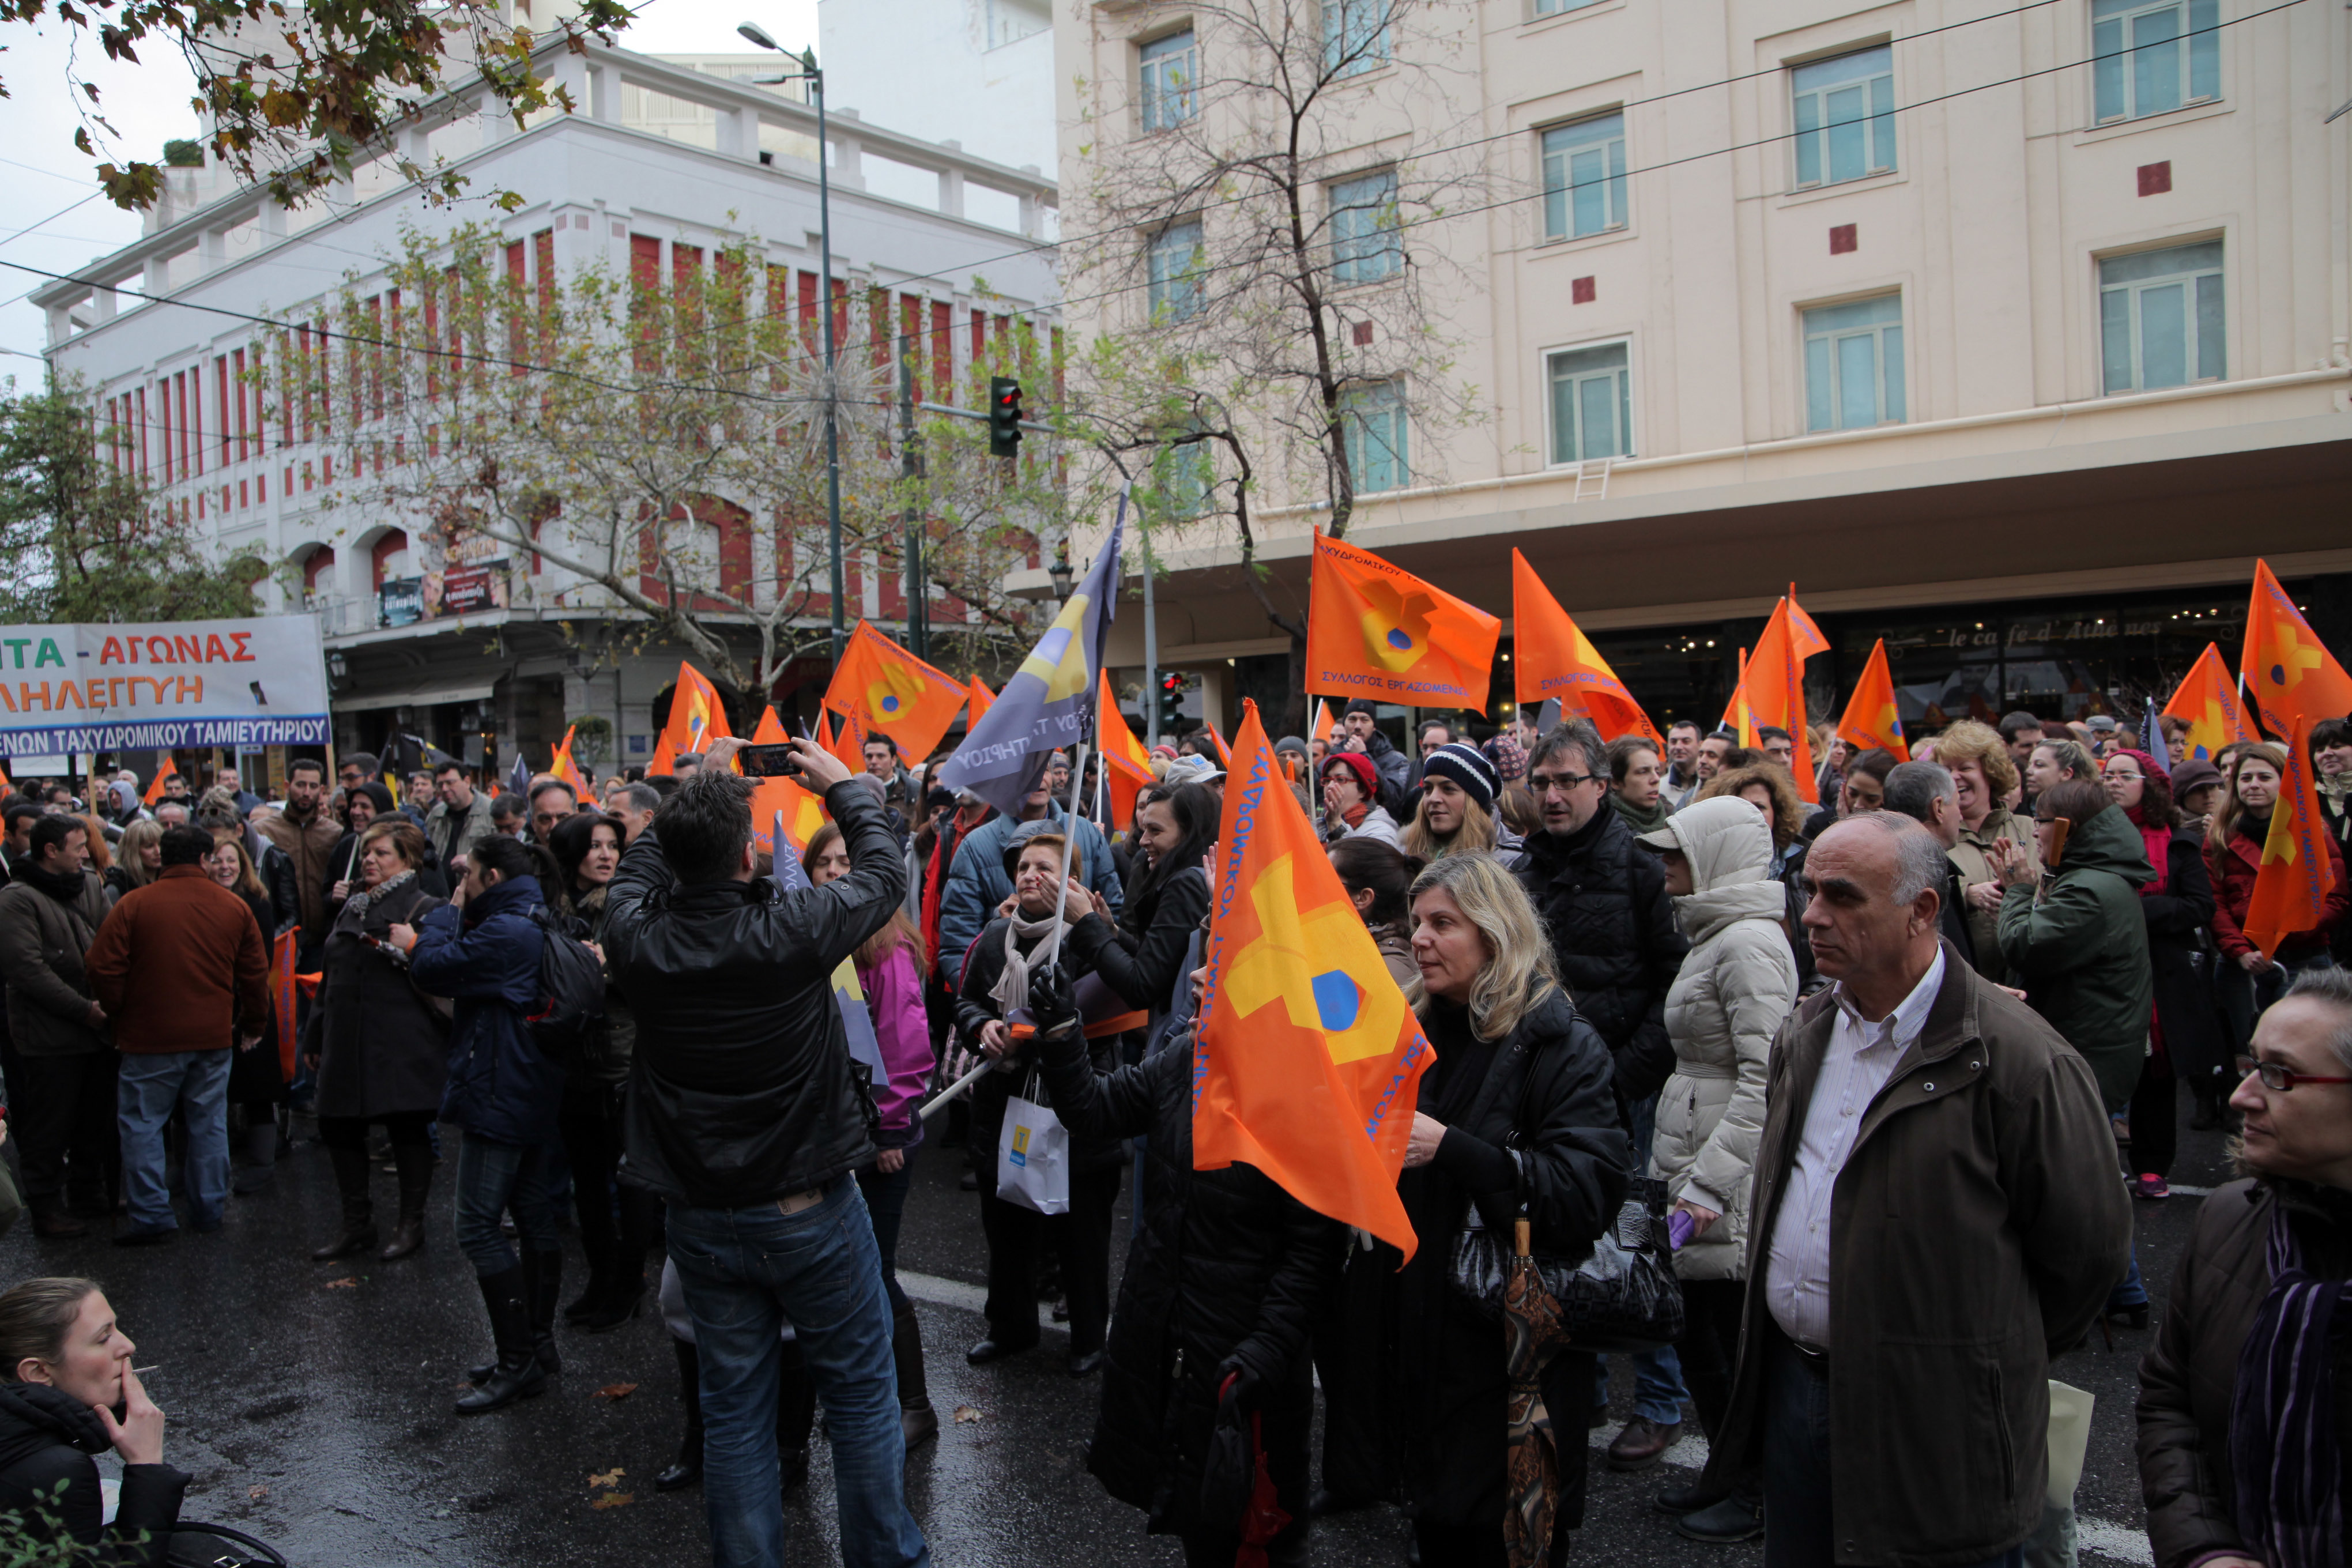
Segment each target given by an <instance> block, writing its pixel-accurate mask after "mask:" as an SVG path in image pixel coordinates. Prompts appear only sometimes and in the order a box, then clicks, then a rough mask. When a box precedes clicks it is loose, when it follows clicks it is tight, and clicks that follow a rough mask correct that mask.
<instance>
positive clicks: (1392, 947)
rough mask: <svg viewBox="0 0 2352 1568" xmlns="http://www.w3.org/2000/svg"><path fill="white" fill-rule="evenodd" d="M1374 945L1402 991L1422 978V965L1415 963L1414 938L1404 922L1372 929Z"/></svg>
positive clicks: (1377, 926)
mask: <svg viewBox="0 0 2352 1568" xmlns="http://www.w3.org/2000/svg"><path fill="white" fill-rule="evenodd" d="M1370 931H1371V933H1372V945H1373V946H1375V947H1377V948H1379V949H1380V950H1381V963H1385V964H1387V965H1388V966H1389V973H1390V974H1391V976H1393V977H1394V978H1395V980H1396V983H1397V989H1398V990H1400V991H1402V990H1403V989H1404V988H1405V987H1406V986H1408V985H1410V984H1412V983H1413V982H1414V981H1416V980H1418V979H1420V978H1421V965H1420V964H1418V963H1414V962H1413V956H1412V933H1411V932H1410V931H1407V930H1406V929H1405V924H1404V923H1403V922H1399V923H1397V924H1394V925H1376V926H1373V927H1371V928H1370Z"/></svg>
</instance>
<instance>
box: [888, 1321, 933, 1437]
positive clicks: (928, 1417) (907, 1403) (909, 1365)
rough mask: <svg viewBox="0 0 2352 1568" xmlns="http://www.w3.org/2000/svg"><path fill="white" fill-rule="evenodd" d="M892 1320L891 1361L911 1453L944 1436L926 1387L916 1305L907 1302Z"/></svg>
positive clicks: (900, 1421)
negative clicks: (894, 1369)
mask: <svg viewBox="0 0 2352 1568" xmlns="http://www.w3.org/2000/svg"><path fill="white" fill-rule="evenodd" d="M891 1319H892V1321H891V1324H890V1359H891V1361H892V1362H893V1363H896V1364H897V1366H898V1425H899V1426H901V1427H902V1428H903V1429H904V1430H905V1432H906V1435H907V1447H908V1451H909V1452H911V1451H913V1450H914V1449H915V1448H916V1447H918V1446H919V1445H921V1444H924V1443H928V1442H929V1441H930V1440H931V1439H932V1438H934V1437H936V1436H939V1435H940V1413H939V1412H938V1411H936V1410H934V1409H932V1408H931V1394H930V1390H929V1388H927V1387H925V1386H924V1383H923V1330H922V1326H921V1325H920V1324H919V1323H918V1322H916V1321H915V1304H914V1303H913V1302H912V1301H908V1302H905V1303H904V1304H902V1305H901V1306H900V1307H899V1308H898V1310H897V1311H896V1312H894V1313H893V1314H891Z"/></svg>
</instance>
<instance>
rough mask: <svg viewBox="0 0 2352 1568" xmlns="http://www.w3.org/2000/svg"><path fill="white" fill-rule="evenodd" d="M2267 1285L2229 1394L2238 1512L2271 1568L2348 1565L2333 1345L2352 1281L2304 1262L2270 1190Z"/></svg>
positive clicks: (2256, 1553) (2240, 1524) (2281, 1207)
mask: <svg viewBox="0 0 2352 1568" xmlns="http://www.w3.org/2000/svg"><path fill="white" fill-rule="evenodd" d="M2265 1258H2266V1260H2267V1261H2268V1263H2269V1266H2270V1274H2271V1288H2270V1291H2269V1293H2268V1294H2267V1295H2265V1296H2264V1297H2263V1303H2262V1306H2261V1308H2260V1309H2259V1310H2257V1311H2256V1313H2255V1315H2254V1326H2253V1328H2252V1330H2251V1331H2249V1332H2248V1333H2247V1335H2246V1342H2245V1348H2244V1349H2243V1350H2242V1351H2241V1352H2239V1355H2238V1380H2237V1389H2236V1392H2235V1394H2233V1395H2232V1396H2231V1401H2230V1468H2231V1470H2232V1471H2233V1472H2234V1473H2235V1479H2236V1482H2237V1493H2238V1495H2237V1498H2236V1500H2235V1501H2236V1508H2235V1510H2234V1511H2235V1514H2236V1518H2237V1525H2238V1529H2239V1531H2241V1532H2242V1534H2243V1535H2244V1536H2245V1538H2246V1543H2247V1545H2248V1546H2249V1547H2251V1548H2252V1551H2250V1552H2248V1555H2249V1556H2252V1557H2254V1558H2256V1559H2257V1560H2259V1561H2261V1562H2263V1563H2268V1564H2269V1565H2270V1568H2344V1499H2343V1495H2342V1478H2343V1470H2342V1467H2341V1465H2340V1463H2339V1462H2338V1460H2337V1458H2336V1455H2337V1444H2338V1442H2339V1441H2340V1437H2341V1435H2340V1434H2339V1433H2337V1431H2336V1385H2335V1373H2334V1363H2335V1356H2334V1353H2333V1347H2332V1345H2331V1344H2330V1342H2329V1340H2330V1335H2331V1332H2332V1331H2333V1327H2334V1324H2335V1320H2336V1308H2337V1307H2338V1306H2339V1305H2340V1304H2341V1303H2342V1302H2343V1300H2344V1296H2345V1293H2346V1291H2347V1290H2352V1280H2341V1279H2319V1278H2318V1277H2316V1276H2315V1275H2314V1274H2312V1273H2311V1272H2310V1271H2309V1269H2307V1268H2305V1265H2304V1258H2303V1247H2302V1244H2301V1243H2300V1242H2298V1241H2297V1240H2296V1239H2295V1234H2294V1223H2293V1222H2292V1221H2291V1220H2290V1219H2289V1218H2288V1216H2287V1205H2286V1204H2285V1202H2284V1200H2283V1198H2281V1197H2277V1196H2274V1197H2273V1200H2272V1207H2271V1234H2270V1241H2269V1244H2268V1246H2267V1247H2266V1248H2265Z"/></svg>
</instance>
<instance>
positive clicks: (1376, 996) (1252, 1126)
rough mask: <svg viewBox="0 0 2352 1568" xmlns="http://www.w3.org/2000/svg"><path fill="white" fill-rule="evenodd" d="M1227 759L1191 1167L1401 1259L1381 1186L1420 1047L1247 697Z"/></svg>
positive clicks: (1390, 1192) (1397, 1148)
mask: <svg viewBox="0 0 2352 1568" xmlns="http://www.w3.org/2000/svg"><path fill="white" fill-rule="evenodd" d="M1234 763H1235V765H1234V773H1233V775H1232V776H1231V777H1230V778H1228V779H1227V780H1226V781H1225V809H1224V816H1223V824H1222V828H1221V831H1220V832H1219V833H1218V835H1217V866H1216V879H1217V893H1216V900H1215V902H1214V904H1213V906H1212V907H1213V909H1214V910H1215V911H1216V913H1215V918H1214V920H1213V923H1212V924H1211V926H1210V928H1209V944H1208V963H1207V968H1208V972H1209V973H1208V988H1207V991H1206V993H1205V994H1204V997H1203V1000H1202V1005H1201V1026H1200V1030H1199V1032H1198V1034H1197V1035H1196V1037H1195V1039H1194V1045H1193V1063H1192V1168H1193V1169H1194V1170H1199V1171H1218V1170H1223V1169H1224V1168H1225V1167H1226V1166H1228V1165H1231V1164H1233V1163H1234V1162H1236V1161H1240V1162H1243V1163H1247V1164H1250V1165H1253V1166H1255V1167H1256V1168H1257V1169H1258V1170H1260V1171H1263V1172H1264V1173H1265V1174H1266V1175H1267V1176H1269V1177H1271V1178H1273V1180H1274V1181H1275V1182H1276V1183H1277V1184H1280V1185H1281V1187H1282V1188H1283V1190H1284V1191H1286V1192H1287V1193H1288V1194H1290V1195H1291V1196H1293V1197H1295V1198H1297V1200H1298V1201H1299V1202H1300V1203H1302V1204H1304V1205H1307V1207H1308V1208H1311V1209H1313V1210H1314V1211H1315V1212H1316V1213H1318V1214H1321V1215H1329V1216H1330V1217H1331V1218H1333V1219H1336V1220H1338V1221H1339V1222H1340V1223H1341V1224H1342V1225H1350V1226H1360V1227H1361V1228H1362V1229H1364V1230H1368V1231H1370V1233H1371V1234H1372V1235H1374V1236H1376V1237H1380V1238H1381V1240H1383V1241H1386V1242H1389V1243H1391V1245H1393V1246H1395V1247H1399V1248H1401V1249H1402V1251H1403V1253H1404V1255H1405V1256H1406V1257H1407V1258H1411V1257H1412V1255H1413V1250H1414V1247H1415V1245H1416V1239H1415V1237H1414V1236H1413V1232H1412V1222H1410V1221H1409V1220H1407V1219H1406V1218H1405V1213H1404V1205H1402V1203H1401V1202H1399V1201H1398V1199H1397V1191H1396V1184H1397V1173H1399V1172H1400V1171H1401V1170H1402V1169H1403V1167H1404V1146H1405V1137H1406V1134H1407V1133H1409V1132H1410V1131H1412V1115H1413V1108H1414V1104H1415V1102H1416V1100H1418V1099H1419V1090H1420V1083H1421V1075H1422V1073H1423V1070H1424V1069H1425V1068H1427V1067H1428V1065H1429V1061H1430V1050H1429V1042H1428V1040H1427V1039H1426V1038H1425V1037H1423V1034H1422V1032H1421V1022H1420V1020H1419V1019H1417V1018H1415V1017H1414V1016H1413V1015H1412V1008H1411V1007H1410V1006H1408V1005H1406V1003H1405V998H1404V993H1403V992H1402V991H1401V990H1399V989H1398V988H1397V983H1396V981H1395V980H1394V978H1392V977H1391V975H1390V973H1389V972H1388V967H1387V965H1385V964H1384V963H1381V955H1380V950H1379V949H1378V948H1377V947H1375V946H1374V945H1373V944H1372V938H1371V933H1370V932H1369V931H1366V930H1365V929H1364V922H1363V921H1362V920H1361V919H1360V917H1359V916H1358V915H1357V913H1356V910H1355V906H1354V905H1353V904H1352V903H1350V902H1349V899H1348V892H1347V889H1345V888H1343V887H1341V886H1340V884H1339V875H1338V873H1336V872H1334V871H1333V870H1332V869H1331V862H1330V861H1329V860H1328V859H1327V858H1325V856H1324V851H1323V846H1322V844H1321V843H1320V841H1318V839H1317V838H1316V837H1315V829H1314V826H1313V825H1311V824H1310V823H1308V821H1307V814H1306V813H1305V812H1304V811H1301V810H1300V809H1299V805H1298V797H1297V795H1293V794H1292V793H1291V792H1290V790H1289V789H1288V788H1286V787H1285V786H1284V785H1283V784H1282V782H1281V780H1282V774H1281V771H1280V770H1279V769H1278V768H1277V767H1276V765H1275V758H1274V752H1273V748H1272V747H1271V746H1269V745H1268V744H1267V742H1266V738H1265V726H1264V725H1263V724H1261V723H1260V722H1259V721H1258V716H1257V704H1255V702H1247V701H1244V703H1243V704H1242V727H1241V731H1240V732H1239V733H1238V734H1237V735H1236V736H1235V737H1234ZM1441 1240H1442V1238H1441Z"/></svg>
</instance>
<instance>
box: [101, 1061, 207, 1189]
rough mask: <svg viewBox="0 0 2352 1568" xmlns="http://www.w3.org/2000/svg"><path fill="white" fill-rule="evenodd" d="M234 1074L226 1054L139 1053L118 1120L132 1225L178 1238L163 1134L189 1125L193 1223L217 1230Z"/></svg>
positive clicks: (117, 1092)
mask: <svg viewBox="0 0 2352 1568" xmlns="http://www.w3.org/2000/svg"><path fill="white" fill-rule="evenodd" d="M228 1068H229V1053H228V1050H227V1048H226V1047H220V1048H218V1049H215V1050H209V1051H133V1052H131V1055H130V1056H129V1057H128V1058H126V1059H125V1060H124V1061H123V1063H122V1065H121V1068H119V1069H118V1070H117V1072H116V1074H115V1080H114V1104H115V1114H116V1117H117V1119H118V1121H119V1122H120V1128H119V1131H120V1132H121V1138H122V1192H123V1198H124V1201H125V1204H126V1206H127V1209H128V1212H129V1214H130V1216H131V1225H132V1226H134V1227H135V1228H137V1229H140V1230H148V1231H153V1230H172V1229H174V1228H176V1227H177V1226H178V1224H179V1222H178V1221H177V1220H176V1219H175V1218H174V1217H173V1214H172V1194H171V1190H170V1187H169V1185H168V1183H167V1180H166V1176H165V1173H164V1158H163V1129H164V1128H165V1127H166V1126H168V1125H169V1124H170V1122H171V1121H172V1116H173V1112H174V1111H175V1110H176V1111H177V1112H179V1113H180V1114H181V1115H182V1116H183V1117H184V1118H185V1120H186V1122H187V1129H188V1144H187V1152H186V1154H185V1155H184V1157H183V1159H182V1162H181V1167H180V1174H181V1179H182V1181H183V1182H184V1184H185V1185H186V1188H187V1194H188V1218H189V1220H190V1222H191V1223H192V1224H194V1226H195V1227H196V1228H197V1229H198V1230H216V1229H218V1228H219V1226H220V1223H221V1209H222V1208H223V1207H224V1206H225V1205H226V1204H227V1202H228Z"/></svg>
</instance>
